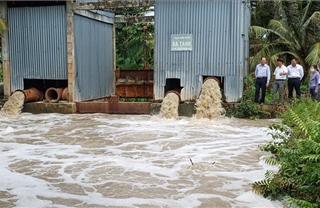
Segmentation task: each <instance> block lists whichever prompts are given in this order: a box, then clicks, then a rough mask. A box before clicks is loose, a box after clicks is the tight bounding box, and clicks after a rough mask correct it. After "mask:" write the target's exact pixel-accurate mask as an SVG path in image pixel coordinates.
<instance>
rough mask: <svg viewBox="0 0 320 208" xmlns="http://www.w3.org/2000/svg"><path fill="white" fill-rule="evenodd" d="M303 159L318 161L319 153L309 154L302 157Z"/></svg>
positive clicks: (319, 159)
mask: <svg viewBox="0 0 320 208" xmlns="http://www.w3.org/2000/svg"><path fill="white" fill-rule="evenodd" d="M302 158H303V159H305V160H308V161H309V162H318V161H320V154H309V155H305V156H303V157H302Z"/></svg>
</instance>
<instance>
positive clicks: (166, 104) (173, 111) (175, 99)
mask: <svg viewBox="0 0 320 208" xmlns="http://www.w3.org/2000/svg"><path fill="white" fill-rule="evenodd" d="M178 107H179V96H178V95H177V94H176V93H174V92H171V93H168V94H167V95H166V96H165V97H164V99H163V101H162V104H161V108H160V116H161V117H162V118H168V119H169V118H173V119H177V118H178V117H179V115H178Z"/></svg>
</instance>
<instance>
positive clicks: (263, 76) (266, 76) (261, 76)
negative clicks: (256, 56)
mask: <svg viewBox="0 0 320 208" xmlns="http://www.w3.org/2000/svg"><path fill="white" fill-rule="evenodd" d="M266 63H267V59H266V58H265V57H262V58H261V61H260V64H258V65H257V66H256V70H255V72H254V75H255V77H256V84H255V87H256V91H255V96H254V102H255V103H260V105H263V104H264V99H265V97H266V90H267V87H268V86H269V81H270V67H269V66H268V65H267V64H266ZM260 89H261V90H262V95H261V98H260V100H259V97H260Z"/></svg>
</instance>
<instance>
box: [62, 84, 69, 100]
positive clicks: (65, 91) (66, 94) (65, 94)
mask: <svg viewBox="0 0 320 208" xmlns="http://www.w3.org/2000/svg"><path fill="white" fill-rule="evenodd" d="M61 99H62V100H67V101H69V91H68V88H67V87H66V88H64V89H63V91H62V98H61Z"/></svg>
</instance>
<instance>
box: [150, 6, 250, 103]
mask: <svg viewBox="0 0 320 208" xmlns="http://www.w3.org/2000/svg"><path fill="white" fill-rule="evenodd" d="M249 25H250V4H249V1H243V0H197V1H192V0H184V1H182V0H158V1H156V4H155V33H156V34H155V37H156V38H155V42H156V44H155V74H154V79H155V80H154V93H155V99H156V100H160V99H163V97H164V95H165V92H166V91H168V90H171V89H173V88H176V87H177V86H176V84H177V81H179V79H180V84H181V86H182V87H183V89H182V90H181V99H182V100H195V99H196V98H197V97H198V96H199V93H200V90H201V86H202V83H203V80H204V78H206V77H208V76H209V77H211V76H214V77H218V78H219V79H221V81H222V88H223V91H224V95H225V98H226V101H227V102H234V101H237V100H238V99H239V98H241V97H242V91H243V77H244V76H246V75H247V73H248V63H247V62H248V57H249V41H248V30H249ZM170 81H172V82H173V83H170ZM168 85H172V86H171V87H170V86H169V87H168Z"/></svg>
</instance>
